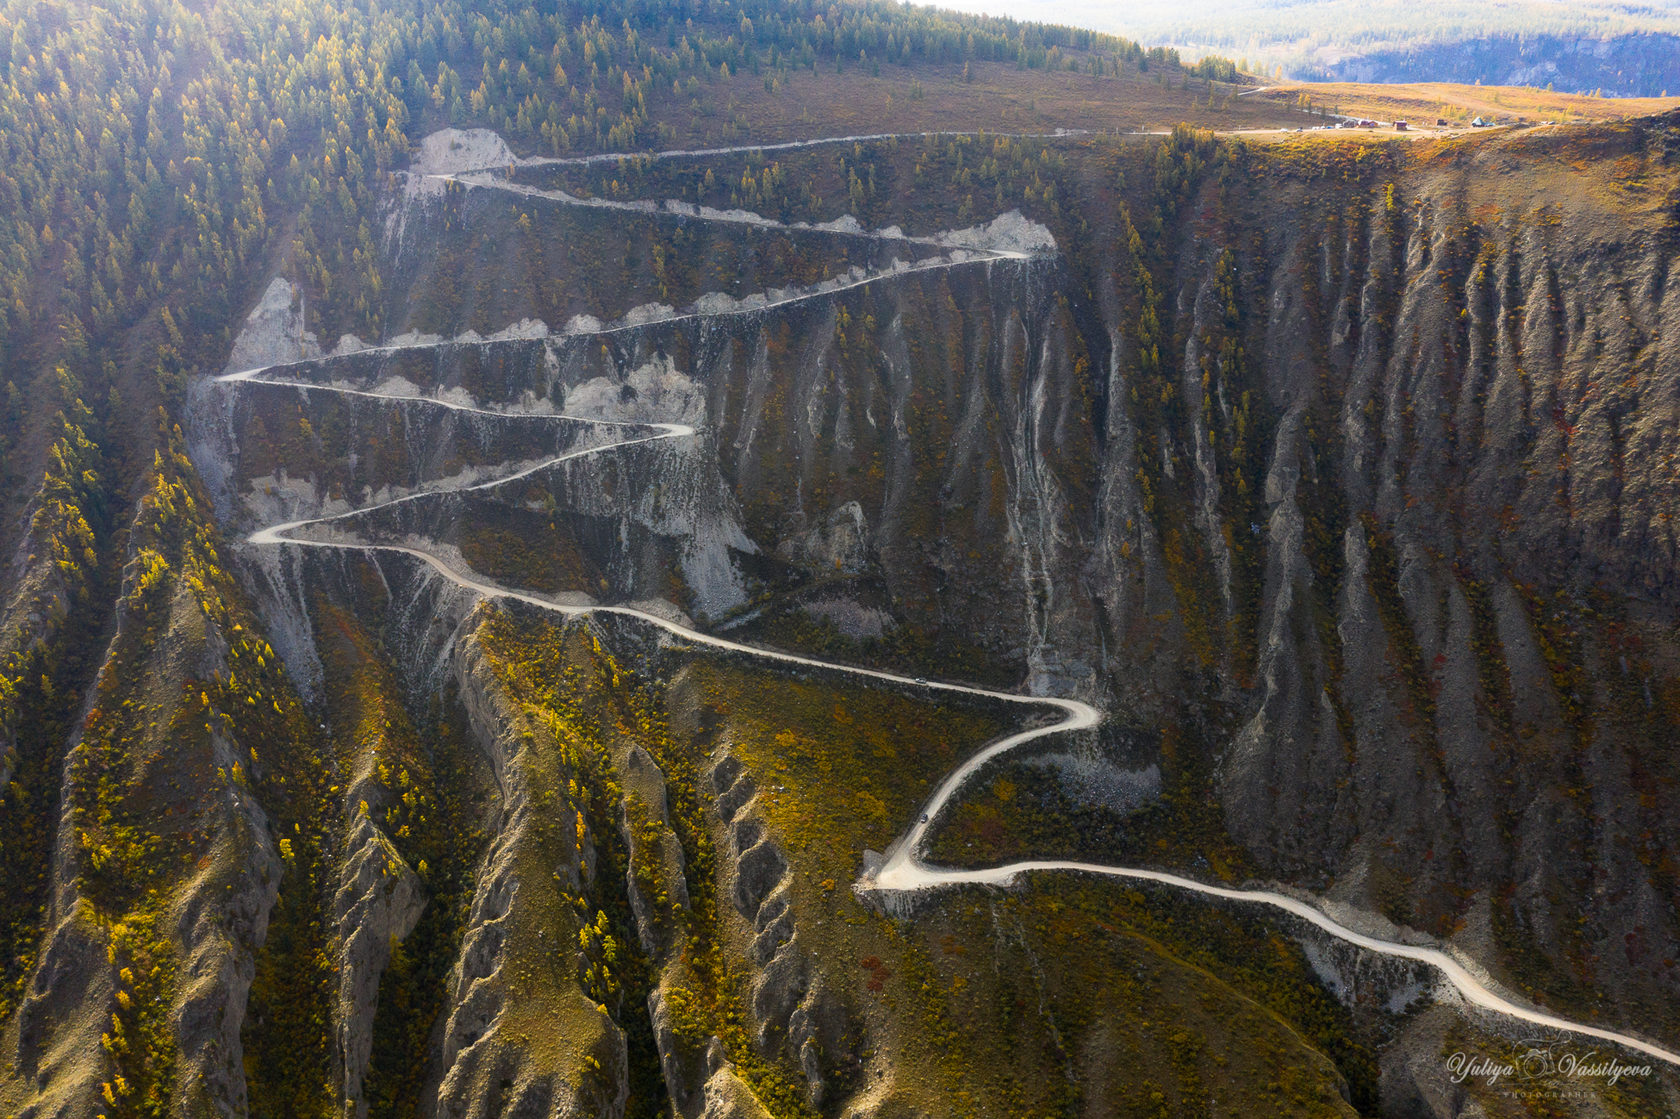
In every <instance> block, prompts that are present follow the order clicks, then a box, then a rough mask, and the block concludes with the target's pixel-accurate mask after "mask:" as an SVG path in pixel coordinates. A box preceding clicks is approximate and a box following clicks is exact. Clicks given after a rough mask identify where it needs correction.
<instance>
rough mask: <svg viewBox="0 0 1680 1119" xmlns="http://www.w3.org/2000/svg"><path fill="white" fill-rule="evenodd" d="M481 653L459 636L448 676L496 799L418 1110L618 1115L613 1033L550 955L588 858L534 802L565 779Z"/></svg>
mask: <svg viewBox="0 0 1680 1119" xmlns="http://www.w3.org/2000/svg"><path fill="white" fill-rule="evenodd" d="M484 656H485V655H484V652H483V650H482V649H481V648H480V647H479V646H478V645H477V643H476V642H475V641H473V640H472V638H471V637H470V636H469V637H467V638H466V639H464V640H463V642H462V644H461V646H460V648H459V650H458V652H457V662H456V664H457V680H458V683H459V686H460V692H461V698H462V702H463V704H464V705H465V707H466V711H467V716H468V720H469V723H470V725H471V726H472V729H473V731H474V734H475V735H476V736H477V738H478V741H479V743H480V745H481V747H482V748H483V749H484V751H485V753H486V754H487V755H488V756H489V758H490V761H491V765H492V767H493V769H494V771H495V775H496V781H497V785H498V786H499V789H500V804H499V806H498V809H497V817H498V819H497V821H496V825H497V826H496V834H495V838H494V840H493V841H492V842H491V844H490V849H489V851H488V853H487V854H486V855H485V858H484V863H483V865H482V867H481V868H480V871H479V873H478V876H477V889H476V890H475V892H474V895H473V901H472V910H471V913H470V915H469V917H468V921H467V931H466V934H465V936H464V937H463V940H462V944H461V951H460V955H459V958H458V960H457V963H456V965H455V971H454V974H453V976H452V977H451V980H450V985H451V990H450V997H449V1007H448V1010H447V1012H446V1021H445V1024H444V1027H443V1053H442V1068H443V1070H444V1071H443V1074H442V1077H441V1080H440V1082H439V1083H438V1084H437V1085H436V1087H435V1089H434V1090H433V1096H432V1102H431V1104H430V1105H429V1113H430V1114H435V1115H436V1116H438V1117H439V1119H488V1117H490V1116H503V1115H510V1116H514V1115H516V1116H522V1117H540V1119H582V1117H585V1116H587V1117H590V1119H609V1117H616V1116H619V1115H622V1114H623V1111H624V1103H625V1099H626V1097H627V1093H628V1090H629V1089H628V1082H627V1079H626V1053H625V1043H624V1034H623V1032H622V1031H621V1030H620V1029H619V1028H618V1026H617V1025H615V1024H614V1023H613V1021H612V1019H611V1018H610V1017H608V1015H607V1014H606V1012H605V1010H604V1009H602V1008H599V1007H597V1005H596V1004H595V1003H594V1002H593V1000H591V999H589V998H588V996H586V995H585V994H584V992H583V991H582V989H581V988H580V986H579V984H578V981H577V978H576V973H575V971H574V970H573V969H572V968H571V967H558V968H557V967H555V966H553V964H552V963H551V962H550V961H551V959H552V957H553V956H554V955H555V954H556V953H560V954H561V956H562V958H563V959H566V960H568V961H569V960H570V959H571V954H572V953H573V951H574V950H575V948H574V946H575V944H576V939H577V918H576V915H575V913H574V911H573V909H572V906H571V904H570V901H569V900H568V898H569V897H575V896H579V895H580V894H581V893H582V891H583V890H584V889H585V887H586V884H587V883H588V882H589V881H590V879H591V878H592V877H593V875H594V873H595V861H596V858H595V852H594V850H593V847H592V845H590V844H589V843H588V842H587V840H585V841H583V842H581V843H580V841H579V837H578V836H577V833H575V832H574V830H573V829H572V828H571V827H570V826H569V825H568V826H556V825H557V823H561V824H563V823H565V821H559V822H557V821H554V820H552V819H549V818H547V815H546V814H545V812H544V810H543V809H542V807H541V804H542V803H543V802H545V801H546V800H547V799H549V795H550V794H548V793H547V790H549V789H551V788H552V787H553V786H552V785H551V784H550V783H551V782H554V781H556V780H558V782H559V784H560V785H561V786H564V784H565V781H566V776H565V775H564V774H562V773H560V772H559V771H558V770H556V769H554V768H553V766H554V762H555V755H554V751H553V742H552V740H551V739H550V737H549V732H548V731H547V730H546V729H545V728H541V727H537V726H533V725H531V724H530V723H529V722H528V721H527V720H526V719H524V718H523V717H522V716H521V715H520V714H519V712H518V711H517V710H516V709H515V708H514V706H513V705H512V704H511V703H510V702H509V700H508V699H507V697H506V696H505V695H504V694H503V693H502V692H501V690H500V689H499V687H498V686H497V684H496V683H495V680H494V676H493V673H492V671H491V669H490V668H489V666H488V665H487V664H486V663H485V659H484ZM532 1016H535V1017H534V1018H533V1017H532ZM556 1038H558V1039H561V1040H563V1042H564V1044H563V1045H555V1044H553V1040H554V1039H556Z"/></svg>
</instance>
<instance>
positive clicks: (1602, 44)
mask: <svg viewBox="0 0 1680 1119" xmlns="http://www.w3.org/2000/svg"><path fill="white" fill-rule="evenodd" d="M959 6H960V7H963V8H966V9H970V10H973V11H983V12H987V13H989V14H999V15H1010V16H1014V17H1017V18H1022V19H1051V18H1053V19H1056V20H1058V21H1062V22H1069V23H1074V24H1078V25H1081V26H1086V27H1091V28H1096V29H1100V30H1103V31H1111V32H1115V33H1118V34H1124V35H1130V36H1132V37H1135V38H1136V39H1138V40H1139V41H1140V42H1142V43H1145V44H1147V45H1152V46H1153V45H1166V46H1171V47H1176V48H1177V49H1178V50H1179V52H1180V53H1181V54H1182V55H1184V57H1185V58H1186V59H1195V58H1197V57H1199V56H1202V55H1208V54H1214V55H1229V56H1230V57H1232V58H1236V59H1241V60H1242V61H1243V62H1245V63H1246V64H1247V68H1249V69H1250V70H1251V71H1252V72H1257V73H1263V74H1267V75H1276V76H1280V77H1286V78H1294V79H1298V80H1304V81H1357V82H1465V83H1477V82H1480V83H1481V84H1484V85H1532V86H1542V87H1543V86H1548V85H1550V86H1552V87H1553V88H1555V89H1556V90H1558V91H1559V92H1568V93H1593V92H1602V93H1603V94H1604V95H1605V96H1611V97H1656V96H1660V95H1662V94H1663V93H1664V91H1665V90H1671V89H1680V7H1677V6H1675V5H1674V4H1671V3H1654V4H1637V5H1636V4H1629V3H1621V2H1618V0H1606V2H1600V0H1589V2H1586V3H1579V4H1559V3H1550V2H1528V3H1513V4H1481V3H1455V2H1452V0H1424V2H1422V3H1411V4H1403V5H1402V4H1396V3H1382V2H1379V3H1362V4H1354V3H1350V2H1348V0H1233V2H1230V3H1217V4H1214V3H1206V2H1203V3H1197V2H1195V0H1192V2H1191V3H1166V2H1165V0H1141V2H1140V3H1136V4H1128V5H1125V6H1123V7H1117V6H1111V5H1102V4H1095V3H1091V4H1083V3H1081V4H1074V5H1071V6H1070V5H1068V4H1062V3H1049V2H1047V0H973V2H971V3H962V4H960V5H959Z"/></svg>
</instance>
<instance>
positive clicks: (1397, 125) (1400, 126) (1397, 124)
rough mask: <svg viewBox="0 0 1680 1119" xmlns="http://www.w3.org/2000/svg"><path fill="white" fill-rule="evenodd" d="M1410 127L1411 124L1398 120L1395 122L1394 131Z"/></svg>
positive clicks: (1401, 130)
mask: <svg viewBox="0 0 1680 1119" xmlns="http://www.w3.org/2000/svg"><path fill="white" fill-rule="evenodd" d="M1408 127H1409V126H1408V125H1407V124H1406V122H1405V121H1403V120H1397V121H1395V122H1394V131H1396V132H1405V131H1406V130H1407V128H1408Z"/></svg>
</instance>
